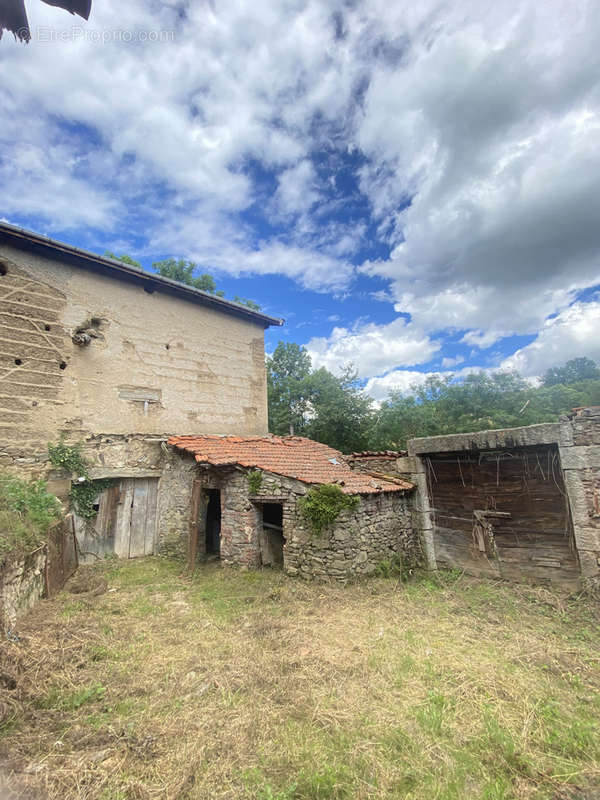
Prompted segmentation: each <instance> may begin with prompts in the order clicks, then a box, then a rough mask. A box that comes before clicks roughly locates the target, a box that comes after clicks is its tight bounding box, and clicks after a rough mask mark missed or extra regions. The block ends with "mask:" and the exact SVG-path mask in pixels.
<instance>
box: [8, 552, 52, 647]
mask: <svg viewBox="0 0 600 800" xmlns="http://www.w3.org/2000/svg"><path fill="white" fill-rule="evenodd" d="M45 566H46V547H45V546H43V547H41V548H39V549H38V550H36V551H35V552H33V553H30V554H29V555H27V556H25V558H22V559H17V560H14V561H12V560H8V561H5V562H4V563H3V564H0V629H1V630H2V631H9V630H14V628H15V625H16V623H17V620H18V619H19V617H21V616H22V615H23V614H25V613H26V612H27V611H29V609H30V608H33V606H34V605H35V604H36V603H37V602H38V601H39V600H40V599H41V597H42V596H43V594H44V589H45V580H44V568H45Z"/></svg>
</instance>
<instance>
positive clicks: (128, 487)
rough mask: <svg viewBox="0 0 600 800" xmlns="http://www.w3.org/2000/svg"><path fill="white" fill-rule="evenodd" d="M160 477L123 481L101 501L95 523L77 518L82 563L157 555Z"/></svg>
mask: <svg viewBox="0 0 600 800" xmlns="http://www.w3.org/2000/svg"><path fill="white" fill-rule="evenodd" d="M157 488H158V479H157V478H123V479H121V480H120V481H119V482H118V483H115V485H114V486H111V487H109V488H108V489H106V490H105V491H103V492H102V493H101V494H99V495H98V498H97V503H96V504H97V506H98V513H97V515H96V518H95V519H93V520H84V519H82V518H81V517H78V516H75V532H76V536H77V545H78V548H79V556H80V562H81V563H84V564H85V563H88V564H89V563H93V562H94V561H96V560H97V559H98V558H104V557H106V556H108V555H116V556H118V557H119V558H136V557H139V556H147V555H151V554H152V553H153V552H154V543H155V538H156V499H157Z"/></svg>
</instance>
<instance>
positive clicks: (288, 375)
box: [267, 342, 372, 453]
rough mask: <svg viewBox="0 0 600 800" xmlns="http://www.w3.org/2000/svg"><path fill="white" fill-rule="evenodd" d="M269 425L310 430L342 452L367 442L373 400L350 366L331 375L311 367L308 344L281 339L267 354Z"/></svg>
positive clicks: (286, 431) (285, 429)
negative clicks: (270, 354) (363, 388)
mask: <svg viewBox="0 0 600 800" xmlns="http://www.w3.org/2000/svg"><path fill="white" fill-rule="evenodd" d="M267 386H268V396H269V430H270V431H271V432H272V433H277V434H279V435H286V434H289V432H290V426H293V429H294V433H296V434H298V435H302V436H308V437H309V438H311V439H314V440H315V441H317V442H323V443H324V444H328V445H330V446H331V447H335V448H336V449H337V450H341V451H342V452H346V453H348V452H351V451H353V450H360V449H363V448H365V447H367V445H368V442H369V431H370V426H371V422H372V415H371V408H372V400H371V398H370V397H368V396H367V395H365V394H364V392H363V391H362V389H361V387H360V385H359V383H358V381H357V377H356V373H355V372H354V370H353V368H352V367H347V368H346V369H345V370H343V371H342V373H341V375H339V376H335V375H333V374H332V373H331V372H329V371H328V370H326V369H324V368H323V367H321V368H320V369H318V370H315V371H313V370H312V365H311V360H310V356H309V355H308V353H307V351H306V348H304V347H301V346H300V345H297V344H294V343H292V342H289V343H284V342H279V344H278V345H277V347H276V349H275V351H274V353H273V355H272V356H271V357H270V358H268V359H267Z"/></svg>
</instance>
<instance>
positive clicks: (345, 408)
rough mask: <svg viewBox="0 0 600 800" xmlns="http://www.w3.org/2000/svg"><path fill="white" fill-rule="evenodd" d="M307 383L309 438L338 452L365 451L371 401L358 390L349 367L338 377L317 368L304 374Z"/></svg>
mask: <svg viewBox="0 0 600 800" xmlns="http://www.w3.org/2000/svg"><path fill="white" fill-rule="evenodd" d="M307 384H308V396H309V406H310V417H309V419H308V420H307V424H306V431H307V435H308V436H309V438H311V439H315V440H316V441H317V442H323V443H324V444H328V445H329V446H330V447H335V449H336V450H341V451H342V453H352V452H354V451H357V450H365V449H366V448H367V447H368V445H369V436H370V428H371V423H372V406H373V401H372V399H371V398H370V397H369V396H368V395H366V394H365V393H364V391H363V390H362V388H361V386H360V384H359V382H358V380H357V375H356V371H355V370H354V369H353V367H352V366H347V367H346V368H344V369H343V370H342V372H341V374H340V375H339V376H336V375H333V374H332V373H331V372H329V371H328V370H326V369H324V368H323V367H321V369H318V370H316V371H315V372H313V373H312V374H311V375H310V376H309V377H308V379H307Z"/></svg>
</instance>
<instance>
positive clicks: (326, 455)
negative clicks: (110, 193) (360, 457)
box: [169, 436, 413, 494]
mask: <svg viewBox="0 0 600 800" xmlns="http://www.w3.org/2000/svg"><path fill="white" fill-rule="evenodd" d="M169 444H170V445H173V446H174V447H178V448H179V449H180V450H185V451H186V452H188V453H192V454H193V455H194V456H195V458H196V461H198V463H200V464H210V465H212V466H215V467H223V466H234V465H239V466H241V467H248V468H253V469H262V470H265V471H266V472H273V473H275V474H276V475H284V476H286V477H287V478H295V479H296V480H299V481H302V482H303V483H316V484H322V483H337V484H339V485H340V487H341V488H342V491H343V492H344V493H345V494H378V493H380V492H401V491H407V490H409V489H412V488H413V485H412V483H408V481H403V480H401V479H400V478H397V479H392V478H388V479H385V480H384V479H382V478H377V477H375V476H373V475H369V474H368V473H365V472H359V471H358V470H353V469H351V468H350V467H349V465H348V464H347V462H346V461H345V460H344V456H343V455H342V454H341V453H339V452H338V451H337V450H333V449H332V448H331V447H327V445H325V444H320V443H319V442H313V441H311V440H310V439H304V438H302V437H300V436H285V437H280V436H172V437H171V438H170V439H169Z"/></svg>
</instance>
